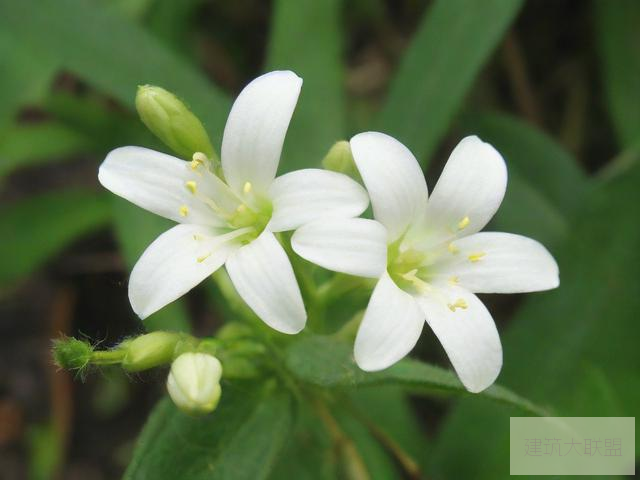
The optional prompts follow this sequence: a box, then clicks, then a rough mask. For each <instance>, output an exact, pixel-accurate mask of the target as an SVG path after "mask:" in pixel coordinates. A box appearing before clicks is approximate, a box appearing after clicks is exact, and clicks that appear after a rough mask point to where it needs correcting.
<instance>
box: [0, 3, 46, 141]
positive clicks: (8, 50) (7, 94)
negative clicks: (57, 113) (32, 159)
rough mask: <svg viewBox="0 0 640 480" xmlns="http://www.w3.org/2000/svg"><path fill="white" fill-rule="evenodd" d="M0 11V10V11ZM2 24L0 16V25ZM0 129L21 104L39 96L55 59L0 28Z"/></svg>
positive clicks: (12, 118) (43, 89)
mask: <svg viewBox="0 0 640 480" xmlns="http://www.w3.org/2000/svg"><path fill="white" fill-rule="evenodd" d="M0 15H1V14H0ZM1 24H2V20H1V16H0V25H1ZM0 58H2V70H1V72H2V73H1V74H0V105H2V110H0V130H2V129H4V127H5V126H6V125H7V124H9V123H10V122H11V121H12V120H14V118H15V115H16V113H17V112H18V110H19V109H20V108H21V107H24V106H25V104H27V103H30V102H34V101H37V100H39V99H40V98H41V97H43V96H44V95H45V93H46V91H47V89H48V88H49V86H50V84H51V82H52V81H53V76H54V73H55V70H56V64H55V62H54V61H53V60H52V59H51V58H50V57H49V56H48V55H46V54H44V53H43V52H41V51H38V50H33V49H31V48H29V47H28V46H27V45H25V44H23V43H22V42H19V41H16V39H15V38H14V36H13V35H11V34H10V32H8V31H7V30H5V29H3V28H0Z"/></svg>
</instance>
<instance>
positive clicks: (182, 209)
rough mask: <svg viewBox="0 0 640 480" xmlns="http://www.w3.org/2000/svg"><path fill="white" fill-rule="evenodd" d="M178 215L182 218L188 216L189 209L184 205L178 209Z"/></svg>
mask: <svg viewBox="0 0 640 480" xmlns="http://www.w3.org/2000/svg"><path fill="white" fill-rule="evenodd" d="M180 215H182V216H183V217H186V216H187V215H189V207H187V206H186V205H182V206H181V207H180Z"/></svg>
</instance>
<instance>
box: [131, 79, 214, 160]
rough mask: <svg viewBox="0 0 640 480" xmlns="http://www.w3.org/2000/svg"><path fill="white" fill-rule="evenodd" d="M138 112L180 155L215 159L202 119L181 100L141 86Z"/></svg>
mask: <svg viewBox="0 0 640 480" xmlns="http://www.w3.org/2000/svg"><path fill="white" fill-rule="evenodd" d="M136 109H137V110H138V114H139V115H140V119H141V120H142V122H143V123H144V124H145V125H146V126H147V128H148V129H149V130H151V132H153V134H154V135H155V136H156V137H158V138H159V139H160V140H162V141H163V142H164V143H165V144H166V145H167V146H168V147H169V148H171V149H172V150H173V151H174V152H176V153H177V154H178V155H179V156H181V157H183V158H185V159H189V160H191V158H192V157H193V154H194V153H196V152H202V153H204V154H205V155H206V156H207V158H209V159H214V158H215V154H214V151H213V147H212V146H211V141H210V140H209V136H208V135H207V132H206V131H205V129H204V127H203V125H202V123H201V122H200V120H198V118H197V117H196V116H195V115H194V114H193V113H192V112H191V110H189V109H188V108H187V106H186V105H185V104H184V103H182V102H181V101H180V100H179V99H178V97H176V96H175V95H174V94H172V93H171V92H168V91H167V90H165V89H164V88H160V87H155V86H152V85H142V86H140V87H138V93H137V95H136Z"/></svg>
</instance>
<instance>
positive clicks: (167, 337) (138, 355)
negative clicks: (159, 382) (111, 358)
mask: <svg viewBox="0 0 640 480" xmlns="http://www.w3.org/2000/svg"><path fill="white" fill-rule="evenodd" d="M180 340H182V335H181V334H179V333H171V332H152V333H148V334H146V335H140V336H139V337H137V338H134V339H132V340H126V341H124V342H122V343H121V344H120V345H119V346H118V348H117V350H120V351H123V352H124V358H123V359H122V368H124V369H125V370H128V371H130V372H138V371H140V370H147V369H149V368H153V367H157V366H160V365H164V364H166V363H170V362H171V361H172V360H173V355H174V351H175V348H176V344H177V343H178V342H179V341H180Z"/></svg>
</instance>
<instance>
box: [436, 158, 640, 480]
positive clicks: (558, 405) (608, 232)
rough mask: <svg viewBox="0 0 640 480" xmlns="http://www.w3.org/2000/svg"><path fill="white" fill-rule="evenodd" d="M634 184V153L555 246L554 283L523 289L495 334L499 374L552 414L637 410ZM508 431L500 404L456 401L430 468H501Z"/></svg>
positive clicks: (504, 468) (499, 471)
mask: <svg viewBox="0 0 640 480" xmlns="http://www.w3.org/2000/svg"><path fill="white" fill-rule="evenodd" d="M638 185H640V164H638V163H636V165H635V166H633V167H631V168H630V169H628V170H626V172H625V173H624V174H622V175H619V176H617V177H615V178H614V179H612V180H610V181H608V182H606V183H601V184H599V185H598V187H597V188H596V189H595V190H594V191H593V193H592V194H591V195H590V196H589V197H588V198H587V199H586V200H585V207H584V210H583V211H582V212H581V215H580V216H579V218H578V220H577V222H576V224H575V225H574V226H573V228H572V229H571V235H570V236H569V238H568V239H567V241H566V242H565V243H564V245H563V248H562V250H561V252H560V254H559V255H558V263H559V265H560V277H561V284H560V288H559V289H558V290H554V291H552V292H545V293H539V294H532V295H530V296H529V298H528V299H527V302H526V303H525V305H524V306H523V308H522V309H521V310H520V311H519V312H518V314H517V315H516V317H515V318H514V319H513V323H512V324H511V325H510V327H509V329H508V331H507V332H506V334H504V335H503V345H504V368H503V372H502V375H501V377H500V380H501V382H504V383H505V384H508V385H509V386H510V387H512V388H514V389H517V390H518V391H519V392H522V393H523V394H525V395H527V396H528V397H530V398H531V399H532V400H533V401H538V402H542V403H545V404H546V403H550V404H552V405H553V407H554V409H556V410H557V411H558V413H559V414H560V415H564V416H612V415H616V416H637V415H638V414H640V410H638V406H639V405H640V378H638V375H637V372H638V371H639V370H640V357H639V356H638V338H639V337H640V324H639V323H638V311H640V296H639V295H638V292H640V277H639V276H638V274H637V271H636V270H637V266H638V265H640V224H639V223H638V222H637V221H635V220H636V219H637V218H639V217H640V189H639V188H638ZM488 425H491V426H492V427H491V428H487V426H488ZM472 430H473V431H472ZM480 435H482V438H483V440H482V441H479V442H476V440H477V439H478V437H479V436H480ZM508 435H509V413H508V412H505V411H503V410H500V409H497V408H495V407H494V406H491V405H487V404H482V403H474V402H469V401H462V402H461V404H460V405H459V406H458V408H456V409H455V410H454V412H453V414H452V415H451V417H450V418H449V419H448V421H447V422H446V424H445V427H444V429H443V437H442V438H441V443H440V445H439V448H438V449H437V452H436V454H435V466H434V472H433V473H434V474H437V475H440V476H445V477H447V478H449V477H451V478H463V477H465V476H468V475H473V477H474V478H478V479H482V478H487V479H489V478H496V477H502V476H506V475H507V474H508V462H506V463H505V460H504V459H505V458H508V453H507V452H508V448H509V447H508ZM465 439H468V440H465ZM636 451H638V447H637V450H636ZM460 455H465V458H466V459H467V461H466V462H465V463H464V464H461V463H460V462H457V461H456V459H457V458H460ZM505 455H506V456H505Z"/></svg>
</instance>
